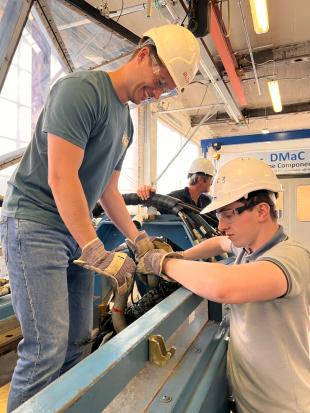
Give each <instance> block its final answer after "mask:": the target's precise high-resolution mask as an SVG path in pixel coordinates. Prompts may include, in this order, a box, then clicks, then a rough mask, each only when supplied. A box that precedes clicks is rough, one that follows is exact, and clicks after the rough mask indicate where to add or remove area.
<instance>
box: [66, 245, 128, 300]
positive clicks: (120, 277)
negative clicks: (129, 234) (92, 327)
mask: <svg viewBox="0 0 310 413" xmlns="http://www.w3.org/2000/svg"><path fill="white" fill-rule="evenodd" d="M73 262H74V264H77V265H80V266H81V267H84V268H87V269H88V270H92V271H95V272H97V273H98V274H101V275H104V276H106V277H109V278H110V279H111V280H112V285H113V288H114V290H116V291H117V292H118V293H119V294H120V295H123V294H125V293H126V292H127V289H128V286H129V285H130V281H131V279H132V278H133V275H134V273H135V270H136V264H135V262H134V261H133V260H132V259H131V258H129V257H128V255H127V254H125V253H123V252H109V251H106V250H105V248H104V245H103V243H102V242H101V241H100V239H99V238H95V239H93V240H92V241H91V242H89V243H88V244H86V245H85V247H84V248H83V250H82V255H81V256H80V258H79V259H77V260H75V261H73Z"/></svg>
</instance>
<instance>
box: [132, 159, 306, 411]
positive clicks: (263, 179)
mask: <svg viewBox="0 0 310 413" xmlns="http://www.w3.org/2000/svg"><path fill="white" fill-rule="evenodd" d="M280 191H282V188H281V185H280V182H279V181H278V179H277V177H276V176H275V175H274V173H273V171H272V169H271V168H270V167H269V166H268V165H267V164H265V163H264V162H263V161H260V160H258V159H254V158H239V159H234V160H232V161H229V162H227V163H226V164H225V165H224V166H223V167H222V168H221V169H220V170H219V172H218V174H217V175H216V176H215V182H214V187H213V195H214V198H213V201H212V203H211V204H210V205H209V206H207V207H206V208H205V209H204V210H203V211H202V212H203V213H205V212H210V211H216V215H217V217H218V220H219V229H220V231H222V232H223V233H224V234H226V236H219V237H214V238H211V239H208V240H206V241H204V242H202V243H201V244H199V245H197V246H195V247H193V248H190V249H189V250H187V251H185V252H184V258H185V260H184V259H174V258H175V257H176V256H177V255H179V258H182V256H181V255H180V254H178V253H170V254H169V253H166V252H165V251H162V250H152V251H149V252H147V253H146V254H145V255H144V256H143V257H142V258H141V260H140V262H139V264H138V268H137V270H138V271H139V272H140V273H144V274H149V273H153V274H157V275H162V276H164V277H169V278H170V279H172V280H173V281H178V282H179V283H181V284H182V285H184V286H185V287H186V288H188V289H190V290H192V291H193V292H194V293H196V294H198V295H200V296H202V297H205V298H208V299H210V300H213V301H216V302H219V303H228V304H231V316H230V342H229V349H228V374H229V380H230V383H231V386H232V389H233V393H234V396H235V399H236V404H237V411H238V413H267V412H268V413H279V412H281V413H309V412H310V355H309V349H310V337H309V327H310V314H309V308H310V282H309V275H310V251H309V250H307V248H306V247H304V246H303V245H301V244H300V243H298V242H297V241H295V240H293V239H291V238H290V237H289V236H288V235H287V234H286V233H285V232H284V230H283V228H282V227H281V226H280V225H279V224H278V222H277V212H276V197H277V194H278V192H280ZM232 251H234V252H235V253H237V258H236V261H235V264H238V265H228V266H225V265H222V264H219V263H206V262H195V261H190V260H196V259H198V258H208V257H212V256H214V255H218V254H220V253H222V252H232ZM169 257H171V258H170V259H169Z"/></svg>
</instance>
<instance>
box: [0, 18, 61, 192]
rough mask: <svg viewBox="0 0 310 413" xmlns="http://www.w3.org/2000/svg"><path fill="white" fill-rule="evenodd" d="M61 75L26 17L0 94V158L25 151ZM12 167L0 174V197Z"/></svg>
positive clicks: (55, 60)
mask: <svg viewBox="0 0 310 413" xmlns="http://www.w3.org/2000/svg"><path fill="white" fill-rule="evenodd" d="M64 74H65V73H64V71H63V69H62V67H61V64H60V62H59V61H58V58H57V57H56V54H55V53H54V52H53V49H52V48H51V46H50V44H49V42H48V41H47V39H46V37H45V34H43V33H42V31H41V30H40V25H39V24H38V23H37V22H36V20H35V18H34V16H33V15H32V14H30V15H29V18H28V21H27V24H26V26H25V28H24V30H23V33H22V36H21V39H20V41H19V45H18V47H17V49H16V51H15V54H14V58H13V60H12V63H11V65H10V69H9V71H8V73H7V76H6V80H5V82H4V85H3V88H2V91H1V94H0V113H2V114H5V116H2V117H1V122H0V155H4V154H8V153H10V152H12V151H14V150H16V149H19V148H23V147H26V146H27V144H28V143H29V141H30V140H31V137H32V134H33V131H34V128H35V125H36V121H37V119H38V116H39V114H40V112H41V110H42V107H43V105H44V102H45V99H46V96H47V94H48V92H49V90H50V88H51V86H52V84H53V83H54V82H55V81H56V80H57V79H58V78H59V77H61V76H63V75H64ZM15 167H16V166H12V167H10V168H6V169H3V170H1V171H0V194H3V195H4V194H5V191H6V181H7V180H8V179H9V177H10V176H11V174H12V172H13V171H14V169H15Z"/></svg>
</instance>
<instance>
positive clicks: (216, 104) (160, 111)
mask: <svg viewBox="0 0 310 413" xmlns="http://www.w3.org/2000/svg"><path fill="white" fill-rule="evenodd" d="M223 105H224V103H215V104H213V105H200V106H190V107H187V108H179V109H167V110H158V111H157V112H154V115H157V114H158V113H173V112H187V111H190V110H197V109H198V110H199V109H210V108H214V107H218V106H223Z"/></svg>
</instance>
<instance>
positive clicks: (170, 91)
mask: <svg viewBox="0 0 310 413" xmlns="http://www.w3.org/2000/svg"><path fill="white" fill-rule="evenodd" d="M151 61H152V69H153V73H154V75H155V77H156V82H155V87H156V89H160V90H162V93H161V95H160V97H163V95H165V97H168V96H175V95H176V94H177V90H176V88H170V87H169V86H168V83H167V82H166V80H165V79H163V77H162V76H161V75H160V63H159V61H158V60H157V58H156V57H155V56H154V55H153V54H151Z"/></svg>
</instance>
